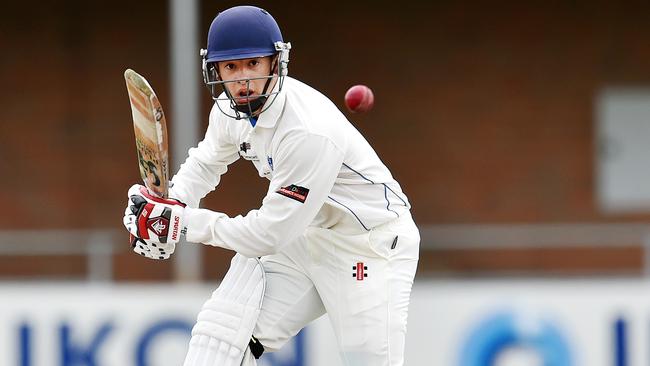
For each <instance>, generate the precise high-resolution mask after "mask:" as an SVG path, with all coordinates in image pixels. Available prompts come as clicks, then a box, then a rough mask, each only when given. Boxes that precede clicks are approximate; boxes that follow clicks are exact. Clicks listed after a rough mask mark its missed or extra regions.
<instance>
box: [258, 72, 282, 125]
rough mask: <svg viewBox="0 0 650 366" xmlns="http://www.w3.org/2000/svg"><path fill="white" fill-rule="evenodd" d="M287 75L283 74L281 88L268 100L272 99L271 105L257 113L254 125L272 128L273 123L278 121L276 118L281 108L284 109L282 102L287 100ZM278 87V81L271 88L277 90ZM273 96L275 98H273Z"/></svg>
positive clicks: (278, 116) (280, 112)
mask: <svg viewBox="0 0 650 366" xmlns="http://www.w3.org/2000/svg"><path fill="white" fill-rule="evenodd" d="M288 79H289V77H288V76H285V77H284V80H283V84H284V85H283V86H282V90H281V91H280V92H279V93H278V94H277V95H274V96H271V98H270V101H272V104H271V106H270V107H269V109H267V110H265V111H264V112H262V114H260V115H259V117H258V118H257V122H256V123H255V127H258V126H260V127H264V128H272V127H273V126H275V124H276V123H277V122H278V119H279V118H280V115H281V114H282V110H284V103H285V102H286V100H287V92H286V90H287V81H289V80H288ZM279 87H280V83H276V85H275V87H274V88H273V89H274V90H277V89H278V88H279ZM273 98H275V100H273Z"/></svg>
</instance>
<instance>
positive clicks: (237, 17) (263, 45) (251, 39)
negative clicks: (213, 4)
mask: <svg viewBox="0 0 650 366" xmlns="http://www.w3.org/2000/svg"><path fill="white" fill-rule="evenodd" d="M276 42H282V43H284V40H283V39H282V33H281V32H280V27H279V26H278V23H276V21H275V19H273V17H272V16H271V14H269V13H268V12H267V11H266V10H264V9H261V8H258V7H255V6H236V7H234V8H230V9H228V10H225V11H223V12H221V13H219V14H218V15H217V17H216V18H214V20H213V21H212V24H211V25H210V30H209V32H208V48H207V51H208V52H207V55H206V62H216V61H226V60H238V59H244V58H253V57H265V56H271V55H274V54H276V53H277V52H278V50H277V49H276V46H275V43H276Z"/></svg>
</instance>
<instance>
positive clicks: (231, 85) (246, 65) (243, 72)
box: [218, 56, 277, 104]
mask: <svg viewBox="0 0 650 366" xmlns="http://www.w3.org/2000/svg"><path fill="white" fill-rule="evenodd" d="M271 64H272V60H271V57H270V56H269V57H256V58H246V59H242V60H232V61H221V62H219V63H218V67H219V76H220V77H221V80H223V81H225V82H226V83H225V84H224V85H225V86H226V88H228V92H229V93H230V95H232V96H233V98H234V99H235V103H237V104H245V103H248V102H249V101H251V100H254V99H255V98H257V97H259V95H260V94H262V92H263V91H264V85H265V84H266V82H267V81H268V78H267V77H268V76H269V75H270V74H271ZM256 78H257V79H256ZM276 79H277V75H274V77H273V79H272V80H271V82H270V83H269V87H268V88H267V90H266V93H269V92H270V91H271V90H273V86H274V85H275V80H276ZM233 80H236V81H233ZM229 81H230V82H229Z"/></svg>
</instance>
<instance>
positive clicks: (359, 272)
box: [352, 262, 368, 281]
mask: <svg viewBox="0 0 650 366" xmlns="http://www.w3.org/2000/svg"><path fill="white" fill-rule="evenodd" d="M352 270H353V271H354V272H353V273H352V277H356V279H357V281H363V279H364V278H366V277H368V274H367V273H366V272H365V271H367V270H368V266H364V265H363V262H357V265H356V266H352Z"/></svg>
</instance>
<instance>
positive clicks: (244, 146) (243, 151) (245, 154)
mask: <svg viewBox="0 0 650 366" xmlns="http://www.w3.org/2000/svg"><path fill="white" fill-rule="evenodd" d="M239 156H241V157H242V158H244V159H246V160H255V161H257V160H259V159H258V158H257V153H255V151H253V150H252V149H251V144H250V142H246V141H244V142H242V143H241V144H240V145H239Z"/></svg>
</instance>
